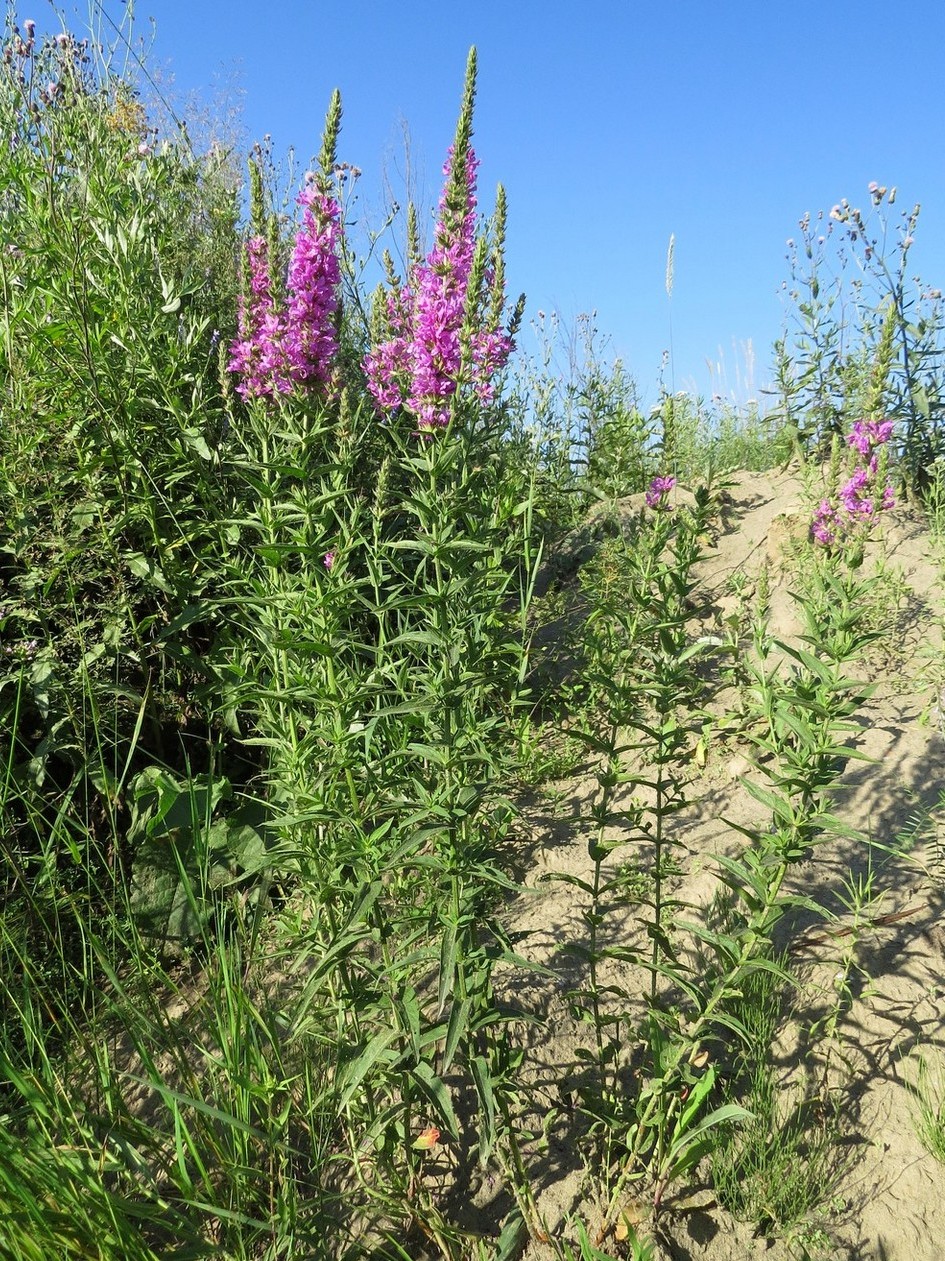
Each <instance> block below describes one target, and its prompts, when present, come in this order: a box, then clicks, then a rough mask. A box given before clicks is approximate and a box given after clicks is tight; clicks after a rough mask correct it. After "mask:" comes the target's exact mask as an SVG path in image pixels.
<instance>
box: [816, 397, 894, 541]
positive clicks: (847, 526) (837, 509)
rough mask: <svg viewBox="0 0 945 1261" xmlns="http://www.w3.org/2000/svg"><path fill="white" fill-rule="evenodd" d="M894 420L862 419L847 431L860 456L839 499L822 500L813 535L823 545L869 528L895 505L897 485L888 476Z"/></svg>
mask: <svg viewBox="0 0 945 1261" xmlns="http://www.w3.org/2000/svg"><path fill="white" fill-rule="evenodd" d="M892 431H893V422H892V421H891V420H858V421H856V422H855V423H854V425H853V428H852V429H851V431H850V432H849V433H848V434H847V439H846V440H847V445H848V446H849V447H850V448H851V449H852V450H854V451H855V452H856V453H857V455H858V457H859V459H858V462H857V467H856V468H855V469H854V471H853V473H852V474H851V476H850V477H849V478H848V479H847V481H846V482H844V484H843V485H842V486H841V487H840V489H839V491H838V492H837V497H836V502H834V501H833V500H831V499H830V498H825V499H822V500H821V501H820V506H819V508H818V509H817V511H816V512H815V514H814V519H813V521H812V523H811V528H810V535H811V538H812V539H813V541H814V542H815V543H819V544H820V545H821V546H822V547H832V546H833V545H834V544H835V543H837V542H839V541H841V540H843V539H844V538H849V537H850V536H851V535H853V534H856V533H858V532H860V531H861V530H868V529H869V528H870V526H871V525H872V524H873V522H874V521H875V519H876V517H877V515H878V514H879V513H880V512H888V511H889V510H890V509H891V508H894V507H895V504H896V499H895V495H894V494H893V488H892V486H891V484H890V483H889V481H888V480H887V479H886V476H885V460H884V459H883V458H882V457H883V456H884V455H885V445H886V443H887V442H888V441H889V439H890V437H891V436H892Z"/></svg>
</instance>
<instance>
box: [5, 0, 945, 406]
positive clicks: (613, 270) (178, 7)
mask: <svg viewBox="0 0 945 1261" xmlns="http://www.w3.org/2000/svg"><path fill="white" fill-rule="evenodd" d="M31 2H32V0H31ZM105 3H106V8H110V9H111V11H112V12H120V11H121V6H120V5H119V3H118V0H105ZM79 4H80V5H81V6H82V7H81V8H78V9H73V8H72V7H71V6H67V7H66V9H65V13H66V15H67V17H68V19H69V21H70V24H72V25H74V26H79V25H82V24H83V23H84V22H85V20H86V10H85V7H84V0H79ZM36 7H37V8H38V7H39V6H38V5H37V6H36ZM135 14H136V27H137V29H139V30H140V31H141V32H142V33H145V34H147V33H148V31H149V26H148V21H147V19H148V18H152V17H153V18H154V20H155V24H156V38H155V42H154V46H153V50H152V62H153V64H155V65H157V66H159V67H160V68H161V69H162V72H163V73H164V74H165V75H166V74H167V72H168V71H170V72H171V73H172V74H173V76H174V89H175V91H176V92H177V93H178V94H180V95H182V96H183V95H184V94H186V93H187V92H188V91H190V90H193V89H201V88H204V89H211V93H212V83H213V81H214V79H215V78H217V79H220V78H222V79H234V80H235V81H236V82H237V83H238V84H239V85H240V87H241V88H242V90H243V93H244V97H243V112H244V124H245V128H246V132H247V136H248V138H249V139H253V138H256V137H259V136H261V135H263V134H264V133H270V134H271V136H272V138H273V143H274V147H275V151H276V153H277V154H278V153H280V152H281V151H283V150H285V149H287V148H288V147H289V146H290V145H293V146H295V148H296V151H297V154H298V157H299V160H300V162H301V164H302V166H301V169H302V170H304V166H305V163H306V162H307V159H308V157H309V155H310V154H312V153H314V152H315V151H317V148H318V144H319V137H320V131H321V126H322V122H323V119H324V114H325V109H326V106H327V103H328V98H329V95H330V93H331V91H332V89H333V88H334V87H336V86H337V87H338V88H340V90H341V93H342V98H343V103H344V124H343V129H342V135H341V143H340V147H339V158H340V159H344V160H347V161H349V162H352V163H354V164H356V165H357V166H358V167H360V168H361V169H362V171H363V173H364V174H363V177H362V179H361V182H360V192H361V205H362V207H363V209H364V210H365V211H366V212H368V213H369V214H370V215H372V216H378V215H379V214H380V208H381V205H382V198H383V188H384V180H385V178H386V179H388V180H390V181H391V182H392V183H393V184H394V186H395V191H400V190H399V189H398V188H397V187H396V185H397V180H398V172H401V171H402V170H403V165H404V161H403V140H402V137H403V132H402V126H403V123H404V122H406V124H407V125H408V126H409V133H410V142H411V154H412V162H413V165H414V168H415V174H416V176H417V177H418V185H417V186H418V191H419V193H420V196H421V199H422V200H423V201H425V202H426V204H427V205H428V206H429V205H433V204H435V200H436V196H437V192H438V188H439V182H440V167H441V164H442V161H443V158H444V156H445V152H446V148H447V145H448V144H449V142H450V139H451V137H452V132H453V127H454V124H455V119H456V113H457V110H458V105H459V97H460V91H461V87H462V78H463V70H464V65H465V60H466V54H467V51H468V49H469V46H470V45H471V44H475V45H476V46H477V48H478V52H479V91H478V103H477V111H476V125H475V140H474V144H475V147H476V149H477V152H478V153H479V155H480V157H481V159H482V168H481V173H480V199H481V204H482V205H483V207H484V208H485V209H489V208H491V204H492V196H493V191H494V187H495V184H496V182H497V181H500V180H501V181H502V183H504V184H505V186H506V189H507V192H508V196H509V212H510V216H509V233H508V250H507V266H508V277H509V292H510V296H514V295H515V294H517V293H518V292H519V291H520V290H524V291H525V292H526V294H527V296H528V308H527V315H526V328H525V330H524V331H523V335H522V338H521V342H522V345H523V346H524V347H530V346H532V345H533V344H534V339H533V338H532V336H531V335H530V333H529V331H528V328H527V320H528V319H533V318H534V317H535V315H536V313H537V312H538V311H539V310H544V311H546V312H549V311H551V310H557V311H559V312H560V313H561V314H562V315H563V317H565V318H566V319H570V318H573V317H574V316H575V315H577V314H578V313H579V312H584V311H590V310H592V309H593V310H596V312H597V324H598V327H599V328H600V330H601V332H602V333H605V334H609V336H610V338H611V339H612V346H611V353H612V354H613V355H617V354H619V355H620V356H621V357H622V358H623V360H624V362H625V364H626V366H627V367H628V369H629V370H630V372H631V373H632V374H633V375H634V377H635V378H636V379H637V381H638V383H639V385H640V388H641V391H642V392H643V393H644V395H645V396H647V397H649V398H650V399H651V400H652V398H653V397H654V395H655V391H656V385H657V380H658V376H659V369H660V361H661V355H662V353H663V351H664V350H668V349H669V346H670V306H669V302H668V300H667V295H666V291H665V275H666V252H667V245H668V242H669V237H670V234H671V233H673V234H675V282H674V291H673V297H672V336H673V351H674V355H673V380H672V384H674V386H675V388H677V389H679V388H690V389H693V390H696V391H699V392H702V393H705V394H709V393H711V392H712V391H713V389H715V390H720V391H721V392H722V393H723V394H731V393H732V392H733V391H735V392H737V394H738V395H739V397H741V398H744V397H746V395H748V394H751V393H757V392H758V391H759V389H760V388H761V387H762V386H763V385H764V383H765V381H766V380H768V379H769V378H770V365H771V359H772V355H771V347H772V343H773V340H774V338H775V337H776V336H778V335H779V333H780V331H781V327H782V323H783V320H784V310H785V308H784V306H783V300H782V297H781V295H780V293H779V290H780V287H781V282H782V281H783V280H784V279H785V278H786V277H787V275H788V265H787V261H786V252H787V251H786V247H785V242H786V240H787V238H789V237H794V236H796V230H797V221H798V219H799V217H800V216H801V215H802V214H803V213H804V212H805V211H810V212H815V211H817V210H818V209H824V210H829V208H830V207H831V206H832V205H833V204H834V203H836V202H838V201H839V200H840V198H841V197H847V198H848V199H849V200H850V202H851V204H853V205H860V206H863V208H864V209H865V208H866V206H867V205H868V202H869V197H868V195H867V191H866V189H867V185H868V184H869V182H870V181H871V180H876V181H878V182H880V183H882V184H887V185H896V186H897V187H898V189H899V196H898V201H897V205H896V206H895V207H894V208H893V210H892V212H891V214H892V216H893V217H895V215H896V214H897V212H898V211H899V210H900V209H903V208H909V207H911V206H912V204H913V203H914V202H916V201H918V202H921V203H922V207H923V209H922V216H921V219H920V222H919V228H918V232H917V234H916V245H915V248H914V250H913V254H912V262H913V264H914V268H913V269H914V270H917V271H918V272H920V273H921V275H922V278H923V280H924V281H925V282H926V283H927V284H930V285H935V286H938V287H941V288H945V105H943V87H942V83H943V49H945V4H943V3H942V0H913V3H911V4H909V5H898V4H895V3H893V0H859V2H858V3H855V4H854V3H834V4H817V5H814V4H804V3H799V2H798V0H795V2H793V3H783V2H782V0H715V2H713V3H708V2H707V3H699V2H697V0H676V2H673V0H665V2H663V3H660V2H651V3H635V2H634V0H624V2H623V3H619V2H617V0H604V2H600V3H596V4H595V3H588V4H584V5H578V4H575V3H567V4H565V3H557V2H556V0H544V2H538V0H477V2H476V3H471V4H452V3H448V0H440V2H439V3H434V2H433V0H401V2H395V0H388V2H381V0H376V2H371V0H335V2H334V3H331V4H329V3H327V2H326V0H287V2H284V3H279V2H278V0H274V2H273V3H270V4H268V5H260V4H258V3H253V2H251V0H227V2H226V3H222V2H221V0H136V9H135ZM73 15H74V16H73ZM22 16H23V17H27V16H31V14H27V13H26V11H25V10H22ZM32 16H35V17H37V18H41V17H43V16H44V15H43V14H41V13H39V12H37V13H36V14H33V15H32ZM749 343H750V344H751V346H752V347H753V350H754V366H753V369H752V370H751V372H750V373H749V370H748V367H747V366H746V356H745V349H744V348H745V347H746V345H747V344H749ZM706 360H710V361H712V362H713V363H715V364H718V363H719V362H720V360H721V363H722V369H723V371H722V374H721V375H719V374H718V372H716V374H715V375H714V376H713V375H711V374H710V372H709V369H708V367H707V365H706ZM667 384H670V381H669V379H668V380H667Z"/></svg>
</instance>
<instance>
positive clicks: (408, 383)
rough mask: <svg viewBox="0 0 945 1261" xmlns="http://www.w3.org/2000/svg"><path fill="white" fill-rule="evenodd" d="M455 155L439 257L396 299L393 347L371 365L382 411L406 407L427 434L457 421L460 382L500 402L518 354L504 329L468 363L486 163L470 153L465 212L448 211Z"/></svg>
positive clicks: (480, 344) (481, 333) (392, 297)
mask: <svg viewBox="0 0 945 1261" xmlns="http://www.w3.org/2000/svg"><path fill="white" fill-rule="evenodd" d="M454 158H455V155H454V152H453V150H452V149H450V154H449V157H448V159H447V161H446V165H445V166H444V168H443V174H444V176H445V177H446V182H445V185H444V189H443V193H442V194H441V197H440V205H439V220H438V222H437V226H436V237H435V243H434V246H433V249H432V251H431V252H430V254H429V255H428V256H427V258H426V260H425V261H424V262H423V263H420V264H419V265H418V266H416V267H415V268H414V269H413V272H412V274H411V276H410V284H409V285H407V286H404V287H402V288H400V289H398V290H395V291H394V292H392V293H390V294H389V295H388V298H387V320H388V325H389V328H390V331H391V333H392V334H393V335H392V336H391V337H390V338H388V340H387V341H383V342H381V343H380V344H379V345H377V346H375V348H374V349H373V350H372V351H371V353H370V354H369V355H367V357H366V359H365V361H364V367H365V373H366V375H367V386H368V390H369V391H370V393H371V395H372V397H373V398H374V401H375V403H376V404H377V407H378V410H379V411H381V412H393V411H395V410H396V409H397V408H400V407H403V408H405V409H406V410H407V411H408V412H410V413H411V414H412V415H413V416H414V417H415V418H416V421H417V429H418V431H419V432H420V433H425V434H433V433H436V432H437V431H438V430H440V429H444V428H445V427H446V426H447V425H448V424H449V420H450V400H451V399H452V397H453V395H454V394H455V393H456V391H457V389H458V388H459V385H460V382H461V380H462V381H464V382H467V383H468V384H470V385H471V386H472V388H473V390H474V391H475V393H476V396H477V397H478V398H479V399H481V400H482V401H483V402H488V401H490V400H491V399H492V397H493V386H492V377H493V376H494V375H495V373H496V372H498V371H499V369H500V368H502V367H503V366H504V364H505V362H506V360H507V359H508V357H509V353H510V351H511V349H512V342H511V339H510V338H509V337H508V336H506V335H505V334H504V333H502V332H500V331H499V330H498V329H495V328H492V329H489V328H485V329H479V330H477V331H475V332H473V333H472V335H471V336H470V338H469V343H468V350H467V353H466V360H467V361H466V362H464V353H463V352H464V346H463V329H464V322H465V320H466V314H467V297H468V289H469V279H470V273H471V271H472V262H473V254H474V252H475V247H476V172H477V170H478V168H479V162H478V159H477V158H476V155H475V153H474V152H473V151H472V149H469V150H467V153H466V161H465V165H464V168H463V171H462V175H463V178H464V179H465V186H466V195H465V199H464V204H463V205H462V207H460V209H458V210H457V209H456V208H455V207H451V206H450V205H449V199H448V193H449V190H450V186H451V183H452V180H453V175H454V172H453V162H454Z"/></svg>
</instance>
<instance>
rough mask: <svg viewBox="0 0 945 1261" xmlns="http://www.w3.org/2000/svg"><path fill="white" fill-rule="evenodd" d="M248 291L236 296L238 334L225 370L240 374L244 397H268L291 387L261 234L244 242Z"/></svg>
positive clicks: (266, 246)
mask: <svg viewBox="0 0 945 1261" xmlns="http://www.w3.org/2000/svg"><path fill="white" fill-rule="evenodd" d="M246 265H247V267H246V269H247V282H248V287H249V293H248V294H245V293H244V294H240V298H239V319H238V328H239V333H238V335H237V337H236V340H235V341H234V342H233V344H232V346H231V347H230V362H229V363H228V364H227V370H228V371H230V372H235V373H236V374H237V375H238V376H239V377H240V382H239V384H238V385H237V387H236V389H237V391H238V393H240V394H241V395H242V396H243V398H246V399H249V398H269V397H271V396H272V394H273V391H278V392H279V393H280V394H285V393H288V391H289V390H290V389H291V388H292V382H291V380H290V379H289V368H288V363H287V361H286V355H285V347H284V329H283V324H282V321H281V320H280V318H279V316H278V315H277V313H276V309H275V304H274V302H273V300H272V280H271V277H270V274H269V246H268V243H267V241H266V238H265V237H263V236H251V237H250V238H249V240H248V241H247V242H246Z"/></svg>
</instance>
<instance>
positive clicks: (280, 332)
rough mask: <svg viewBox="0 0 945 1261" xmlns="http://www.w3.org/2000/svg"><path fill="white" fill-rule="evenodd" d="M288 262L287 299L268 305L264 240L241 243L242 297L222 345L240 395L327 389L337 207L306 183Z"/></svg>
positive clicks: (337, 270)
mask: <svg viewBox="0 0 945 1261" xmlns="http://www.w3.org/2000/svg"><path fill="white" fill-rule="evenodd" d="M299 204H300V205H301V206H304V211H303V214H302V223H301V226H300V227H299V230H298V232H297V233H296V236H295V244H294V245H293V248H292V257H291V260H290V262H289V274H288V283H287V290H288V304H287V308H286V310H285V311H284V312H280V311H277V310H276V307H275V303H274V301H273V297H272V281H271V276H270V271H269V246H268V243H267V241H266V239H265V237H261V236H254V237H250V239H249V240H248V241H247V242H246V259H247V266H248V272H249V295H248V296H242V295H241V297H240V304H239V334H238V336H237V338H236V340H235V341H234V342H233V345H232V346H231V347H230V362H229V364H228V365H227V366H228V369H229V371H230V372H236V373H238V374H239V376H240V377H241V378H242V380H241V381H240V383H239V385H238V386H237V387H236V388H237V390H238V392H239V393H240V394H242V396H243V397H244V398H247V399H249V398H272V397H273V396H274V395H275V394H289V393H290V392H291V391H292V389H293V387H294V386H295V385H303V386H310V385H318V386H323V387H324V386H327V385H328V384H329V381H330V379H331V372H332V365H333V362H334V359H335V356H336V354H337V352H338V334H337V330H336V325H335V317H336V313H337V310H338V288H339V285H340V283H341V266H340V263H339V262H338V247H339V242H340V239H341V226H340V223H339V211H338V204H337V202H335V201H334V200H333V199H332V198H331V197H329V196H327V194H325V193H320V192H318V191H317V190H316V189H314V188H306V189H304V190H303V192H302V193H300V195H299Z"/></svg>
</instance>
